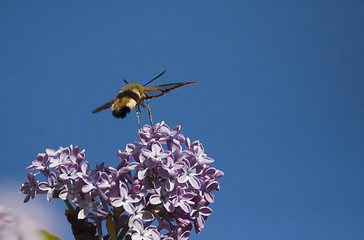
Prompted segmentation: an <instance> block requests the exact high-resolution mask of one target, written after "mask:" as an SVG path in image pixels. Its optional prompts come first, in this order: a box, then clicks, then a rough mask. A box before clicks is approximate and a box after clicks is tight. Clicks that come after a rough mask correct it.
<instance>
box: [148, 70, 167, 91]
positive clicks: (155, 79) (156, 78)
mask: <svg viewBox="0 0 364 240" xmlns="http://www.w3.org/2000/svg"><path fill="white" fill-rule="evenodd" d="M165 72H166V70H164V71H163V72H162V73H161V74H159V75H158V76H156V77H155V78H153V79H152V80H150V81H149V82H147V83H146V84H144V85H143V87H144V86H146V85H148V84H149V83H151V82H153V81H154V80H156V79H157V78H159V77H160V76H162V75H163V74H164V73H165Z"/></svg>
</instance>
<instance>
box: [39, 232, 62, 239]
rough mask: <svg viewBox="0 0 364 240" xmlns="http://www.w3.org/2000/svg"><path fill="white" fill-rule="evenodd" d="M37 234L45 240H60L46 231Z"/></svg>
mask: <svg viewBox="0 0 364 240" xmlns="http://www.w3.org/2000/svg"><path fill="white" fill-rule="evenodd" d="M39 233H40V234H41V235H42V236H43V237H44V238H45V239H46V240H62V239H60V238H59V237H57V236H54V235H52V234H50V233H49V232H47V231H46V230H40V231H39Z"/></svg>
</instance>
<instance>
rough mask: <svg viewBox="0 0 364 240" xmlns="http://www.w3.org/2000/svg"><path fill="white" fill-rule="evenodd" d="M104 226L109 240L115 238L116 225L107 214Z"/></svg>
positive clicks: (114, 239) (115, 239)
mask: <svg viewBox="0 0 364 240" xmlns="http://www.w3.org/2000/svg"><path fill="white" fill-rule="evenodd" d="M106 228H107V232H108V233H109V236H110V237H111V240H117V238H116V226H115V222H114V221H113V220H112V218H111V216H108V217H107V219H106Z"/></svg>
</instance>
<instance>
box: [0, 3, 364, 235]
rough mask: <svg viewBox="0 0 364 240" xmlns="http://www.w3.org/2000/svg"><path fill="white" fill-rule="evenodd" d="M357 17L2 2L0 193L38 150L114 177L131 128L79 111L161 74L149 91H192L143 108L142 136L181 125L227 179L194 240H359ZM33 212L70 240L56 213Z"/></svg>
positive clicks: (342, 7)
mask: <svg viewBox="0 0 364 240" xmlns="http://www.w3.org/2000/svg"><path fill="white" fill-rule="evenodd" d="M363 12H364V4H363V2H362V1H274V2H273V1H233V0H231V1H37V0H33V1H13V0H2V1H1V2H0V31H1V38H0V79H1V81H0V88H1V90H2V91H1V92H2V93H1V94H0V107H1V112H2V117H1V118H0V126H1V135H0V143H1V144H0V148H1V153H2V156H1V158H2V160H1V162H2V167H1V169H0V179H1V185H2V186H1V189H3V191H5V190H4V189H6V191H14V189H16V188H17V187H18V186H19V185H20V184H21V182H23V181H24V180H25V179H26V171H25V169H24V168H25V167H26V166H28V165H30V162H31V161H32V160H34V158H35V157H36V155H37V153H39V152H44V150H45V149H46V148H53V149H58V147H59V146H64V147H65V146H68V145H70V144H74V145H79V146H80V147H81V148H84V149H86V160H88V161H89V162H90V164H91V165H92V166H95V165H96V164H97V163H99V162H102V161H104V162H106V164H107V165H113V166H116V165H117V163H118V161H117V160H118V158H117V157H116V156H115V153H116V152H117V150H119V149H124V147H125V144H127V143H129V142H134V141H135V140H136V139H137V136H136V131H137V121H136V118H135V112H132V113H131V114H129V116H128V117H127V118H125V119H123V120H121V119H115V118H113V117H112V115H111V112H110V111H104V112H100V113H98V114H97V115H93V114H91V111H92V110H93V109H94V108H96V107H98V106H100V105H101V104H104V103H105V102H107V101H109V100H111V99H112V98H113V97H114V96H115V95H116V94H117V92H118V91H119V90H120V89H121V88H122V87H123V86H124V83H123V82H122V79H124V78H125V79H127V80H128V81H129V82H140V83H145V82H147V81H149V80H150V79H152V78H153V77H155V76H156V75H158V74H159V73H160V72H162V71H163V70H164V69H166V70H167V72H166V74H165V75H163V76H162V77H161V78H160V79H158V80H156V82H155V84H165V83H174V82H185V81H196V82H198V84H197V85H191V86H186V87H184V88H181V89H178V90H175V91H172V92H170V93H168V94H166V95H165V96H163V97H162V98H158V99H153V100H152V101H151V108H152V114H153V120H154V121H155V122H160V121H165V122H166V123H167V124H168V125H170V126H171V127H173V126H175V125H181V126H182V131H181V132H182V133H183V134H184V135H185V136H187V137H190V138H191V139H192V140H197V139H199V140H200V141H201V142H202V143H203V145H204V147H205V152H206V153H207V154H208V155H209V156H210V157H212V158H214V159H215V162H214V164H213V166H214V167H216V168H218V169H220V170H222V171H224V173H225V176H224V177H223V178H222V179H221V180H220V184H221V191H220V192H218V193H217V194H216V195H217V196H216V202H215V203H214V204H213V205H212V209H213V210H214V213H213V214H212V215H211V216H210V217H209V219H208V220H207V222H206V227H205V229H204V230H203V231H202V233H201V234H200V236H198V237H196V236H193V239H200V240H203V239H223V238H224V239H249V240H263V239H264V240H265V239H272V240H276V239H277V240H278V239H279V240H282V239H287V240H288V239H289V240H292V239H295V240H296V239H297V240H301V239H302V240H303V239H317V240H318V239H333V240H334V239H351V240H356V239H358V240H359V239H363V238H364V191H363V189H364V188H363V186H364V174H363V171H364V157H363V156H364V146H363V140H364V126H363V125H364V94H363V93H364V68H363V64H364V44H363V42H364V31H363V23H364V15H363ZM141 122H142V124H144V123H148V115H147V111H145V110H144V111H143V112H142V114H141ZM10 188H11V189H10ZM15 191H16V190H15ZM3 194H4V193H3ZM5 194H6V193H5ZM38 198H39V199H36V201H34V202H39V203H40V204H42V205H43V206H44V208H45V209H49V211H51V209H55V211H56V213H55V214H54V216H57V215H58V216H59V217H58V219H55V220H54V221H58V223H57V226H58V224H59V226H58V228H57V227H55V229H54V233H56V234H57V235H59V236H61V237H63V239H70V236H71V230H70V229H69V228H67V227H63V225H62V224H65V226H67V222H66V220H65V218H64V216H63V207H64V206H63V204H62V203H57V202H56V201H53V200H52V202H50V203H48V202H46V200H45V197H43V196H41V197H38ZM0 204H1V200H0ZM13 204H16V203H13ZM21 204H23V203H21V202H19V205H21ZM31 204H33V203H29V206H31ZM65 228H66V229H67V231H68V232H67V231H65V230H64V229H65Z"/></svg>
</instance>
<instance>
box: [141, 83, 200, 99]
mask: <svg viewBox="0 0 364 240" xmlns="http://www.w3.org/2000/svg"><path fill="white" fill-rule="evenodd" d="M196 83H197V82H183V83H169V84H162V85H157V86H153V87H146V88H144V90H145V91H146V93H147V97H146V98H145V99H151V98H155V97H161V96H163V95H164V94H165V93H167V92H169V91H172V90H173V89H176V88H180V87H183V86H186V85H188V84H196Z"/></svg>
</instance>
